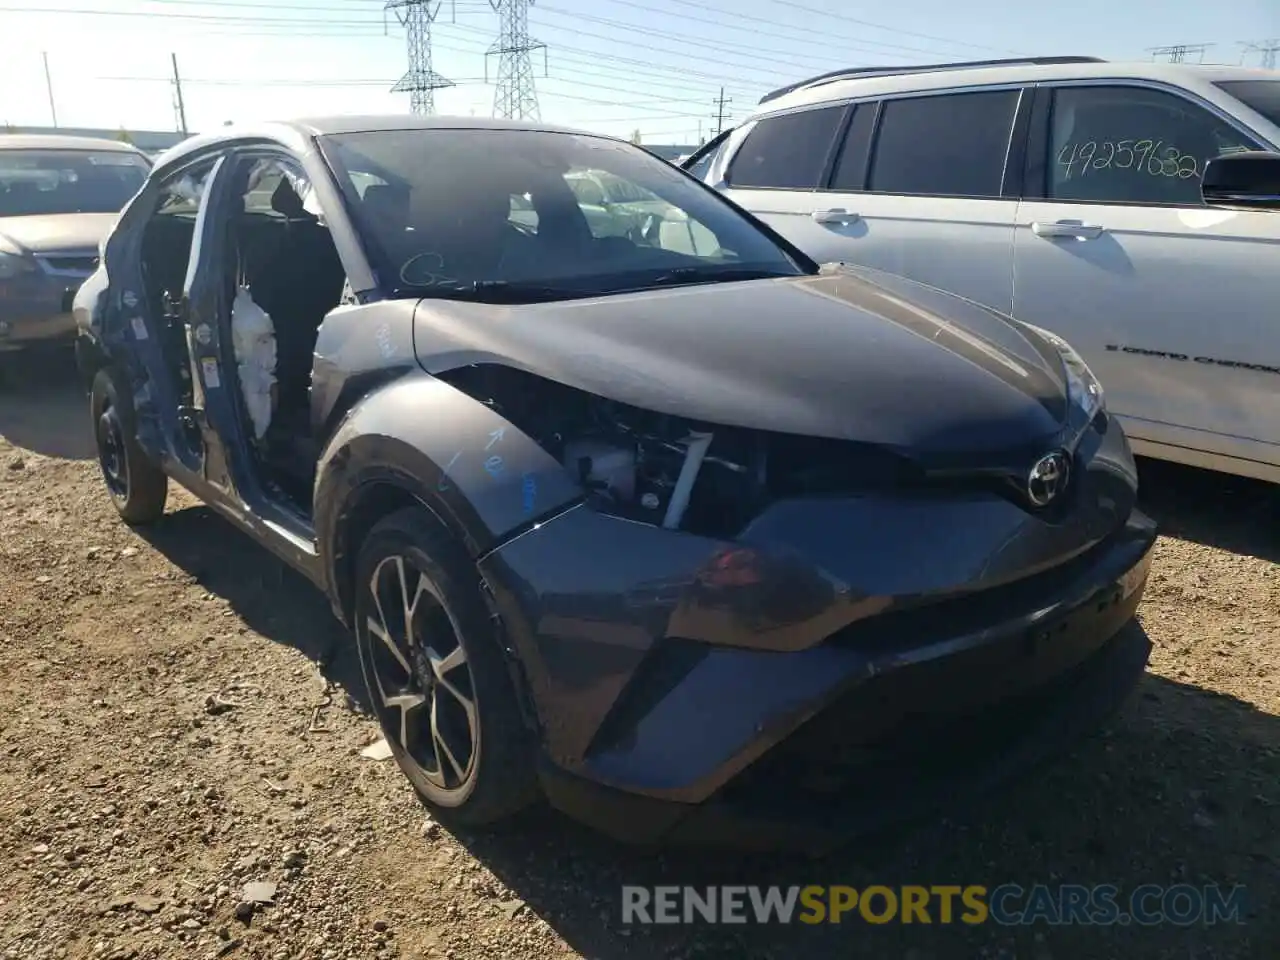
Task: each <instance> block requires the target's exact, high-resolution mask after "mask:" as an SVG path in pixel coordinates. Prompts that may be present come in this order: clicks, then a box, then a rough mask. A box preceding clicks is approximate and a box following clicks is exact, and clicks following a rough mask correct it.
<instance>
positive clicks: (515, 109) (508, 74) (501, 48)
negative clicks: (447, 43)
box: [485, 0, 547, 120]
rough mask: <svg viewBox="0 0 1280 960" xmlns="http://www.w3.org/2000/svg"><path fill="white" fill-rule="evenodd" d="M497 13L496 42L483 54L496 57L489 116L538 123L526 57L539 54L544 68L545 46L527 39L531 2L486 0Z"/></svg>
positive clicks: (538, 112)
mask: <svg viewBox="0 0 1280 960" xmlns="http://www.w3.org/2000/svg"><path fill="white" fill-rule="evenodd" d="M489 2H490V3H491V4H492V5H493V9H494V10H496V11H497V12H498V39H497V40H495V41H494V42H493V46H491V47H490V48H489V49H488V51H487V52H486V53H485V69H486V72H487V71H488V63H489V56H490V55H491V54H495V53H496V54H497V55H498V89H497V90H496V91H494V95H493V115H494V116H495V117H504V118H506V119H508V120H538V119H540V111H539V110H538V91H537V89H536V88H535V87H534V83H533V63H532V61H531V60H530V59H529V54H530V52H531V51H533V50H541V51H542V58H543V66H544V68H545V67H546V63H547V60H546V57H547V45H546V44H545V43H539V42H538V41H536V40H533V39H531V38H530V37H529V7H530V6H531V5H532V4H533V0H489Z"/></svg>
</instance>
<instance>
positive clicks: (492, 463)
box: [484, 456, 502, 480]
mask: <svg viewBox="0 0 1280 960" xmlns="http://www.w3.org/2000/svg"><path fill="white" fill-rule="evenodd" d="M484 469H485V472H487V473H488V474H489V476H491V477H493V478H494V479H495V480H496V479H497V478H498V477H499V476H501V474H502V458H501V457H496V456H495V457H490V458H489V459H488V460H486V461H485V462H484Z"/></svg>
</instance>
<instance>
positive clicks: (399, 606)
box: [365, 555, 480, 801]
mask: <svg viewBox="0 0 1280 960" xmlns="http://www.w3.org/2000/svg"><path fill="white" fill-rule="evenodd" d="M369 591H370V595H371V597H372V600H373V604H372V607H373V609H372V610H371V611H370V613H369V615H368V617H367V618H366V621H365V629H366V631H367V636H368V643H367V645H366V646H367V650H368V654H367V656H368V661H369V667H370V673H371V675H372V677H373V681H374V686H375V688H376V689H375V690H374V691H372V692H373V693H374V695H375V700H376V701H377V702H376V703H375V704H374V706H375V709H376V710H377V712H378V715H379V718H380V720H381V721H382V726H383V730H384V731H385V732H386V735H387V736H388V737H391V738H394V739H395V741H396V743H397V744H398V746H399V747H400V749H401V750H403V751H404V753H405V754H406V755H407V756H408V757H409V758H411V759H412V760H413V762H414V763H415V764H416V765H417V766H418V767H419V768H420V769H421V771H422V774H423V776H424V777H425V778H426V780H427V782H428V783H429V784H431V786H432V787H434V788H435V790H436V791H438V792H439V794H440V798H441V799H442V800H445V801H447V800H448V799H449V798H451V797H452V798H455V799H457V798H462V797H463V796H464V794H465V793H466V792H467V791H468V790H469V789H470V788H471V786H472V781H473V780H474V777H475V769H476V763H477V760H478V759H479V754H480V724H479V714H478V712H477V709H476V696H475V686H474V683H473V681H472V676H471V668H470V664H469V663H468V660H467V651H466V648H465V647H464V646H463V645H462V641H461V639H460V638H459V636H458V631H457V630H456V629H455V627H454V624H453V621H452V619H451V618H450V616H449V614H448V611H447V610H446V609H445V606H444V603H443V601H442V600H441V598H440V595H439V594H438V593H437V592H436V590H435V589H434V588H433V586H432V585H431V582H430V581H429V580H428V579H427V577H426V576H425V575H424V574H423V573H422V571H421V570H419V569H418V568H417V567H416V566H415V565H414V562H413V560H412V559H410V558H409V557H405V556H400V555H395V556H390V557H387V558H386V559H384V560H382V561H381V562H380V563H379V564H378V565H377V566H376V567H375V568H374V571H373V575H372V577H371V580H370V583H369Z"/></svg>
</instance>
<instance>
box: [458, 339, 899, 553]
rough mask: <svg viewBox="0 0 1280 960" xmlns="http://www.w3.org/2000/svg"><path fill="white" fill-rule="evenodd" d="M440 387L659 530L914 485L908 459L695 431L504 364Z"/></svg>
mask: <svg viewBox="0 0 1280 960" xmlns="http://www.w3.org/2000/svg"><path fill="white" fill-rule="evenodd" d="M441 378H442V379H444V380H446V381H448V382H449V383H450V384H452V385H453V386H455V387H457V388H458V389H460V390H462V391H463V392H465V393H467V394H468V395H469V396H471V397H473V398H474V399H476V400H479V401H480V402H482V403H484V404H486V405H488V406H491V407H493V408H494V410H495V411H497V412H498V413H499V414H501V416H503V417H504V418H505V419H506V420H508V421H510V422H511V423H513V424H514V425H515V426H517V427H518V428H519V429H520V430H521V431H523V432H524V433H526V434H528V435H529V436H530V437H531V438H533V439H534V440H535V441H536V442H537V443H538V444H539V446H541V447H542V448H543V449H544V450H546V451H547V452H548V453H550V454H551V455H552V456H554V457H555V458H556V459H558V460H559V461H560V462H561V463H562V464H563V465H564V467H565V469H566V470H568V471H569V472H570V473H571V474H572V475H573V476H574V478H575V479H576V480H577V481H578V482H579V483H580V484H581V485H582V486H583V487H585V488H586V489H587V490H588V491H590V496H591V498H592V500H593V501H594V502H595V505H596V506H597V507H599V508H600V509H602V510H604V511H606V512H608V513H612V514H615V515H618V516H623V517H626V518H628V519H632V520H637V521H640V522H644V523H651V524H654V525H656V526H662V527H666V528H668V529H682V530H688V531H691V532H695V533H700V534H703V535H707V536H717V537H732V536H733V535H735V534H736V533H738V532H739V531H740V530H741V529H742V527H743V526H745V525H746V524H747V523H749V522H750V521H751V520H752V518H754V517H755V516H756V515H757V514H759V513H760V511H761V510H762V509H763V508H764V507H765V506H767V505H768V504H769V503H771V502H773V501H775V500H779V499H783V498H786V497H793V496H813V495H822V494H838V493H850V492H852V491H854V490H865V489H869V488H870V487H873V486H878V485H880V484H886V485H895V486H897V487H901V485H902V484H904V483H909V482H910V481H911V479H912V478H915V479H920V473H919V471H918V470H917V469H916V468H915V466H914V465H913V464H911V462H910V461H908V460H905V459H904V458H900V457H898V456H897V455H895V454H893V453H891V452H888V451H884V450H881V449H879V448H875V447H870V446H864V445H861V444H856V443H849V442H841V441H833V440H824V439H816V438H811V437H798V436H793V435H787V434H776V433H768V432H765V431H760V430H749V429H744V428H740V427H725V426H721V425H714V424H706V423H699V422H697V421H693V420H689V419H685V418H682V417H677V416H672V415H670V414H665V413H654V412H651V411H647V410H642V409H639V408H637V407H633V406H630V405H628V404H624V403H619V402H617V401H614V400H609V399H606V398H604V397H599V396H595V395H594V394H590V393H586V392H584V391H581V390H578V389H575V388H573V387H568V386H564V385H563V384H559V383H555V382H553V381H550V380H547V379H544V378H542V377H539V376H537V375H535V374H531V373H526V372H524V371H521V370H517V369H514V368H511V367H504V366H499V365H495V364H478V365H474V366H468V367H461V368H458V369H455V370H451V371H449V372H447V373H445V374H442V375H441Z"/></svg>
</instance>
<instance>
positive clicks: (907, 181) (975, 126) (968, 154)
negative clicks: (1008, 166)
mask: <svg viewBox="0 0 1280 960" xmlns="http://www.w3.org/2000/svg"><path fill="white" fill-rule="evenodd" d="M1018 93H1019V92H1018V91H1017V90H984V91H974V92H973V93H945V94H935V95H932V96H927V97H908V98H904V99H895V100H886V101H885V102H884V105H883V106H882V107H881V113H880V125H879V129H878V130H877V131H876V135H875V150H874V152H873V154H872V157H871V173H870V177H869V181H868V185H867V189H869V190H870V191H872V192H873V193H894V194H907V195H915V196H922V195H923V196H948V197H980V198H993V197H999V196H1000V190H1001V184H1002V183H1003V182H1004V167H1005V157H1006V154H1007V153H1008V149H1009V134H1010V131H1011V130H1012V129H1013V116H1014V113H1015V112H1016V111H1017V109H1018Z"/></svg>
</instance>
